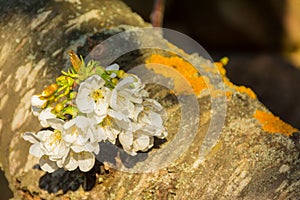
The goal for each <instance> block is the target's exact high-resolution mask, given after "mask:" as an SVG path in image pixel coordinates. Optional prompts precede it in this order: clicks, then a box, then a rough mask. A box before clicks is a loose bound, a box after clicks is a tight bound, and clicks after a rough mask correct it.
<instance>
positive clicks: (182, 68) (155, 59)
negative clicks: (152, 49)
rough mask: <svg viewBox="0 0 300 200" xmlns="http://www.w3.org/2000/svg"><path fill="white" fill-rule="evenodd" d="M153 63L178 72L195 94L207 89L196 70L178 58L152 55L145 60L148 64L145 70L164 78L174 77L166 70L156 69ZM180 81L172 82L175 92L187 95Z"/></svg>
mask: <svg viewBox="0 0 300 200" xmlns="http://www.w3.org/2000/svg"><path fill="white" fill-rule="evenodd" d="M155 63H157V64H161V65H164V66H168V67H171V68H173V69H175V70H176V71H177V72H179V73H180V74H181V75H182V76H183V77H184V78H185V79H186V80H188V82H189V83H190V84H191V86H192V88H193V90H194V92H195V93H196V94H200V92H201V91H202V90H203V89H206V88H207V85H206V82H205V80H204V78H203V77H201V76H200V75H199V74H198V71H197V69H195V67H194V66H193V65H191V64H190V63H188V62H186V61H185V60H184V59H182V58H180V57H177V56H173V57H166V56H162V55H159V54H153V55H151V56H150V58H148V59H147V60H146V64H148V65H146V66H147V68H149V69H152V70H153V71H154V72H155V73H158V74H162V75H164V76H165V77H174V73H172V71H170V70H168V69H166V68H162V67H157V66H156V65H155ZM150 64H151V65H150ZM182 81H183V80H182V79H181V80H180V79H178V80H177V79H175V80H174V87H175V90H176V91H177V92H180V93H188V91H187V89H186V88H185V87H184V86H183V85H182V84H183V82H182Z"/></svg>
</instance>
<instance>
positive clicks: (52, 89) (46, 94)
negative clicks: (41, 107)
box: [42, 83, 58, 97]
mask: <svg viewBox="0 0 300 200" xmlns="http://www.w3.org/2000/svg"><path fill="white" fill-rule="evenodd" d="M57 89H58V85H57V84H56V83H53V84H51V85H49V86H48V87H46V88H45V89H44V90H43V92H42V96H43V97H50V96H52V95H53V94H54V93H55V92H56V90H57Z"/></svg>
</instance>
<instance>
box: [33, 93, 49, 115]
mask: <svg viewBox="0 0 300 200" xmlns="http://www.w3.org/2000/svg"><path fill="white" fill-rule="evenodd" d="M46 103H47V100H46V99H41V98H40V96H39V95H33V96H32V97H31V110H32V112H33V115H34V116H38V115H39V114H40V112H41V111H42V108H43V107H44V106H45V104H46Z"/></svg>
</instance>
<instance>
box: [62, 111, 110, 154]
mask: <svg viewBox="0 0 300 200" xmlns="http://www.w3.org/2000/svg"><path fill="white" fill-rule="evenodd" d="M64 129H65V131H66V134H65V135H64V136H63V138H64V140H65V141H66V142H67V143H68V144H69V146H70V148H71V149H72V150H73V151H74V152H76V153H79V152H83V151H89V152H94V153H96V154H98V153H99V151H100V149H99V144H98V142H100V141H103V140H105V139H106V137H105V134H104V133H103V132H101V130H100V129H98V128H97V124H96V122H95V121H94V120H92V119H89V118H86V117H84V116H77V117H76V118H75V119H72V120H70V121H68V122H66V123H65V125H64Z"/></svg>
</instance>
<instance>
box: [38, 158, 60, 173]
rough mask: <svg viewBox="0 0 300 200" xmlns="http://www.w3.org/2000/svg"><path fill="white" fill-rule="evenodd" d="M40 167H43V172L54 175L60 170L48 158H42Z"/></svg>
mask: <svg viewBox="0 0 300 200" xmlns="http://www.w3.org/2000/svg"><path fill="white" fill-rule="evenodd" d="M40 166H41V168H42V170H44V171H46V172H49V173H52V172H54V171H55V170H56V169H58V166H57V165H56V163H55V162H53V161H51V160H49V159H48V157H47V156H42V157H41V158H40Z"/></svg>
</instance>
